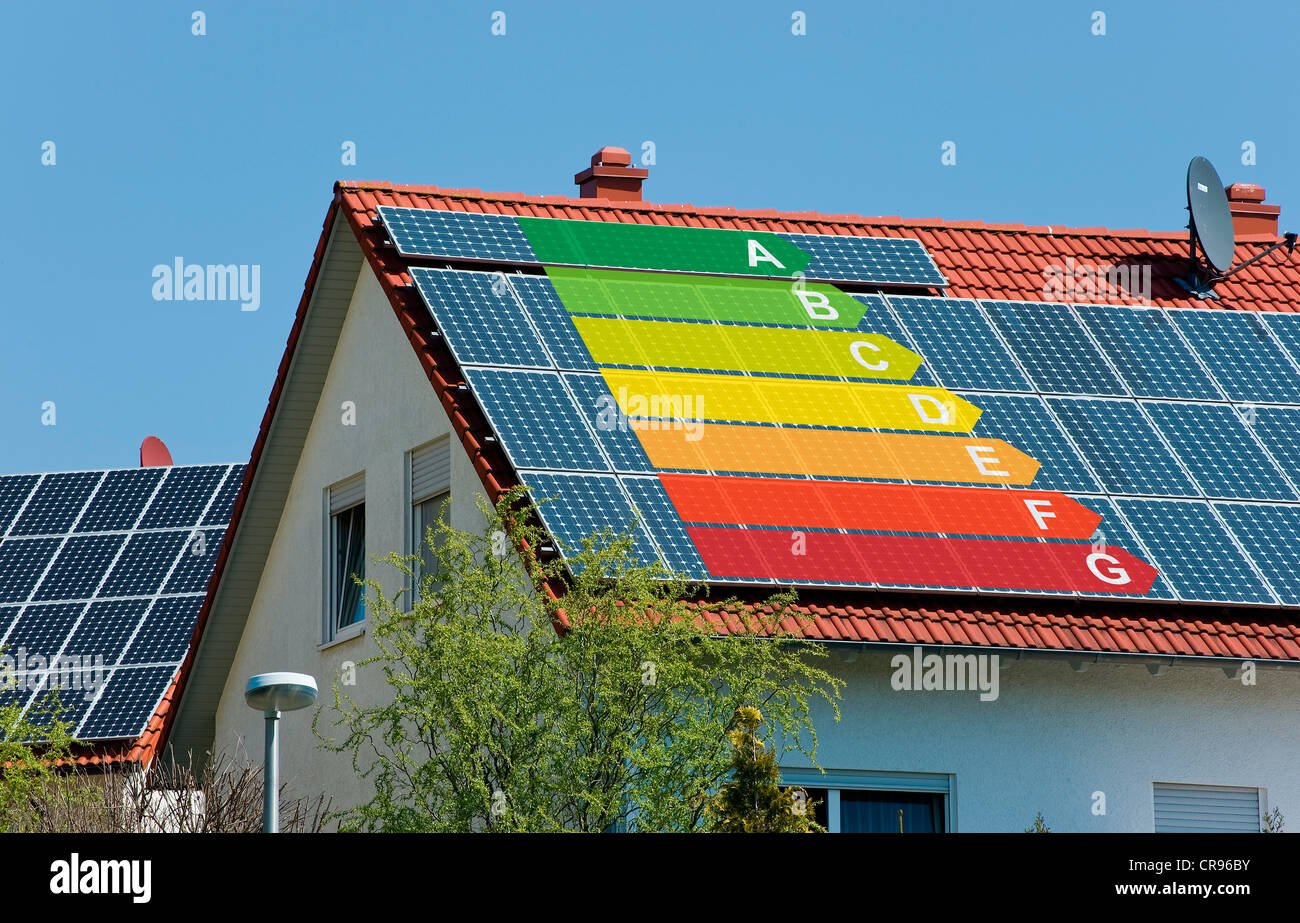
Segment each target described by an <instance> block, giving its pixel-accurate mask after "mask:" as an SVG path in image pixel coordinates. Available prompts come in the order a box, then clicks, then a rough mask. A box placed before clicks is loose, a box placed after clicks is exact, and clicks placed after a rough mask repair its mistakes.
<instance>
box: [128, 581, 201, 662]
mask: <svg viewBox="0 0 1300 923" xmlns="http://www.w3.org/2000/svg"><path fill="white" fill-rule="evenodd" d="M202 606H203V596H202V594H199V595H195V596H163V597H159V598H158V599H155V600H154V601H153V607H152V608H150V610H149V613H148V614H147V615H146V616H145V618H144V622H143V623H142V624H141V625H140V630H139V631H138V632H137V633H136V636H135V638H133V639H132V640H131V642H130V645H129V646H128V647H127V649H126V653H125V654H123V655H122V663H176V664H179V663H180V661H181V659H182V658H183V657H184V656H185V651H186V649H187V648H188V647H189V646H190V637H191V636H192V635H193V634H194V623H195V622H196V621H197V620H198V617H199V609H200V608H201V607H202Z"/></svg>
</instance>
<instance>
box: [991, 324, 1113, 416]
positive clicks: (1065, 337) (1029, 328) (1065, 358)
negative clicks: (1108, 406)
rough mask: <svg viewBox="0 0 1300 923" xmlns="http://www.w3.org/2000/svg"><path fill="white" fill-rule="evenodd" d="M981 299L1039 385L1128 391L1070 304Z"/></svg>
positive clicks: (1050, 389) (1059, 390)
mask: <svg viewBox="0 0 1300 923" xmlns="http://www.w3.org/2000/svg"><path fill="white" fill-rule="evenodd" d="M980 305H981V307H983V308H984V310H985V311H986V312H988V315H989V319H990V320H992V321H993V324H994V326H996V327H997V328H998V330H999V331H1000V332H1001V334H1002V336H1003V337H1005V338H1006V341H1007V345H1008V346H1010V347H1011V351H1012V352H1013V353H1014V354H1015V356H1016V358H1017V359H1019V360H1020V362H1021V364H1023V365H1024V367H1025V369H1026V370H1027V371H1028V372H1029V377H1030V378H1031V379H1033V382H1034V385H1035V386H1037V388H1038V390H1039V391H1042V392H1046V393H1052V394H1109V395H1119V396H1123V395H1126V394H1127V393H1128V391H1127V390H1126V389H1125V387H1124V385H1123V383H1122V382H1120V380H1119V379H1118V378H1116V377H1115V373H1114V372H1112V371H1111V370H1110V368H1109V366H1107V364H1106V359H1105V357H1103V356H1102V354H1101V353H1100V352H1099V351H1098V349H1097V347H1096V346H1094V345H1093V344H1092V341H1091V340H1089V339H1088V335H1087V333H1086V332H1085V331H1084V329H1083V326H1082V325H1081V324H1080V323H1079V322H1078V321H1077V320H1075V318H1074V315H1072V314H1071V313H1070V309H1069V308H1068V307H1067V306H1066V305H1064V304H1056V303H1048V302H1030V301H981V302H980Z"/></svg>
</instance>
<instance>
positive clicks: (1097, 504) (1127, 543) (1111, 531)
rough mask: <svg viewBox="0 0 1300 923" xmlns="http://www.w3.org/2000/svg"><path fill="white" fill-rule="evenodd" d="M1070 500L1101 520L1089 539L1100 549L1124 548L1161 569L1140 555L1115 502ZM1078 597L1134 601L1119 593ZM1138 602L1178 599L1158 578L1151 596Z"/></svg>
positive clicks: (1131, 533) (1090, 594)
mask: <svg viewBox="0 0 1300 923" xmlns="http://www.w3.org/2000/svg"><path fill="white" fill-rule="evenodd" d="M1072 499H1073V500H1075V501H1076V502H1078V503H1081V504H1083V505H1084V506H1086V507H1087V508H1088V509H1090V510H1092V511H1093V512H1094V513H1096V514H1098V515H1099V516H1101V523H1100V524H1099V525H1098V526H1097V531H1096V532H1094V533H1093V534H1092V539H1093V540H1094V541H1095V542H1097V543H1098V544H1101V545H1109V546H1111V547H1118V548H1123V549H1124V550H1125V551H1128V552H1129V553H1131V554H1133V555H1135V556H1136V557H1139V558H1142V559H1143V560H1145V561H1147V563H1149V564H1151V565H1152V566H1153V567H1155V568H1156V569H1157V570H1159V569H1160V562H1159V561H1152V560H1151V559H1150V558H1149V557H1147V555H1146V554H1144V553H1143V551H1142V546H1141V544H1140V543H1139V542H1138V540H1137V537H1136V536H1135V535H1134V534H1133V531H1132V530H1131V529H1130V528H1129V527H1128V525H1127V524H1126V523H1125V522H1124V520H1123V518H1122V517H1121V516H1120V514H1119V510H1118V509H1117V508H1116V507H1115V503H1114V501H1112V500H1109V499H1107V498H1106V497H1082V496H1076V497H1073V498H1072ZM1081 595H1083V596H1098V597H1120V598H1124V597H1127V598H1130V599H1131V598H1133V594H1131V593H1122V592H1120V593H1091V592H1084V593H1082V594H1081ZM1141 598H1142V599H1177V598H1178V597H1177V596H1176V595H1175V594H1174V591H1173V588H1172V587H1170V586H1169V581H1167V580H1165V578H1164V577H1163V576H1161V575H1159V574H1157V575H1156V579H1155V583H1153V584H1152V585H1151V590H1150V592H1148V593H1146V594H1145V595H1144V596H1142V597H1141Z"/></svg>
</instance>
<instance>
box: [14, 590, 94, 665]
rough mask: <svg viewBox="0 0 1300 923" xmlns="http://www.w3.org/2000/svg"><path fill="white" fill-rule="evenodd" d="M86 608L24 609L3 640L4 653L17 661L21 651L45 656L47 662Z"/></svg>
mask: <svg viewBox="0 0 1300 923" xmlns="http://www.w3.org/2000/svg"><path fill="white" fill-rule="evenodd" d="M85 608H86V606H85V604H84V603H46V604H44V605H39V606H37V605H31V606H27V607H25V608H24V609H23V614H22V615H20V616H19V617H18V621H16V622H15V623H14V627H13V628H12V629H10V631H9V637H8V638H6V639H5V649H6V651H7V652H8V653H9V655H10V656H12V657H15V658H16V657H18V655H19V649H20V648H21V649H22V651H24V652H25V653H26V656H28V657H31V656H40V657H44V658H45V661H46V663H48V662H49V660H50V658H52V657H54V656H55V655H56V654H58V652H59V649H60V648H62V647H63V642H64V640H65V639H66V638H67V637H68V633H69V632H71V631H72V626H73V625H74V624H76V621H77V619H78V618H80V617H81V613H82V612H83V611H84V610H85Z"/></svg>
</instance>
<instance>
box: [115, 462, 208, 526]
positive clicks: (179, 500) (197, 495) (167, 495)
mask: <svg viewBox="0 0 1300 923" xmlns="http://www.w3.org/2000/svg"><path fill="white" fill-rule="evenodd" d="M228 467H229V466H227V465H190V466H187V467H184V468H168V469H167V478H166V480H164V481H163V483H162V487H160V488H158V493H157V494H155V495H154V500H153V502H152V503H150V504H149V508H148V509H147V510H145V514H144V518H143V519H141V520H140V524H139V525H138V526H137V528H139V529H162V528H170V527H173V526H193V525H198V523H199V520H200V519H202V518H203V512H204V510H205V509H207V506H208V502H209V501H210V500H211V499H212V494H213V493H214V492H215V491H216V489H217V486H218V485H219V484H220V483H221V480H222V478H224V477H225V474H226V470H227V468H228Z"/></svg>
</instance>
